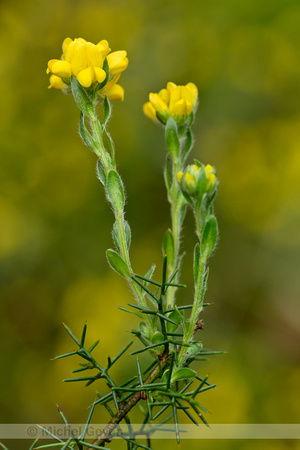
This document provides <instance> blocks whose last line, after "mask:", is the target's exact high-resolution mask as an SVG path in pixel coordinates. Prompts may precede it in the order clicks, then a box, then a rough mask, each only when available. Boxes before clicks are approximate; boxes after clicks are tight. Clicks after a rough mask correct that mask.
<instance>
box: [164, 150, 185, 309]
mask: <svg viewBox="0 0 300 450" xmlns="http://www.w3.org/2000/svg"><path fill="white" fill-rule="evenodd" d="M179 168H181V167H180V166H179V161H178V158H173V159H172V186H171V189H170V191H169V202H170V204H171V223H172V235H173V239H174V255H173V259H170V258H168V271H167V274H168V278H169V277H170V276H171V274H172V273H173V272H174V271H175V270H176V269H177V266H178V263H179V252H180V233H181V220H180V219H181V218H180V216H181V209H182V206H183V203H181V202H179V201H178V197H179V196H180V195H181V192H180V187H179V185H178V183H177V173H178V171H179ZM168 256H169V255H168ZM178 279H179V272H178V273H177V275H176V277H175V279H174V283H177V282H178ZM176 290H177V288H174V287H170V288H169V289H168V291H167V293H166V300H167V306H168V307H170V308H172V307H173V306H174V303H175V294H176Z"/></svg>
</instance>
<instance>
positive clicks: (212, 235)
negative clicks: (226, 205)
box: [201, 215, 218, 259]
mask: <svg viewBox="0 0 300 450" xmlns="http://www.w3.org/2000/svg"><path fill="white" fill-rule="evenodd" d="M217 239H218V224H217V219H216V217H215V216H213V215H211V216H210V217H209V219H208V220H207V222H206V224H205V227H204V230H203V234H202V239H201V257H202V258H205V259H207V258H208V257H209V256H210V255H211V253H212V251H213V250H214V248H215V246H216V243H217Z"/></svg>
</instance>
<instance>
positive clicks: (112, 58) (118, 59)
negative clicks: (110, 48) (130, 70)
mask: <svg viewBox="0 0 300 450" xmlns="http://www.w3.org/2000/svg"><path fill="white" fill-rule="evenodd" d="M107 62H108V67H109V73H110V75H118V74H119V73H121V72H124V70H125V69H126V68H127V66H128V58H127V52H125V50H119V51H117V52H113V53H110V54H109V55H107Z"/></svg>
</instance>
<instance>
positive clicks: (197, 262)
mask: <svg viewBox="0 0 300 450" xmlns="http://www.w3.org/2000/svg"><path fill="white" fill-rule="evenodd" d="M200 254H201V253H200V245H199V243H198V242H197V244H196V245H195V249H194V267H193V268H194V281H195V285H197V284H198V278H199V266H200Z"/></svg>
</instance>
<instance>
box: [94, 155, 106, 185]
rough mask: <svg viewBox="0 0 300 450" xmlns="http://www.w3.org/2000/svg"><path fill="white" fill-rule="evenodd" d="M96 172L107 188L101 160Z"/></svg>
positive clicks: (98, 162)
mask: <svg viewBox="0 0 300 450" xmlns="http://www.w3.org/2000/svg"><path fill="white" fill-rule="evenodd" d="M96 171H97V177H98V179H99V180H100V181H101V183H102V184H103V186H105V184H106V175H105V170H104V167H103V164H102V162H101V160H100V159H98V161H97V166H96Z"/></svg>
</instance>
